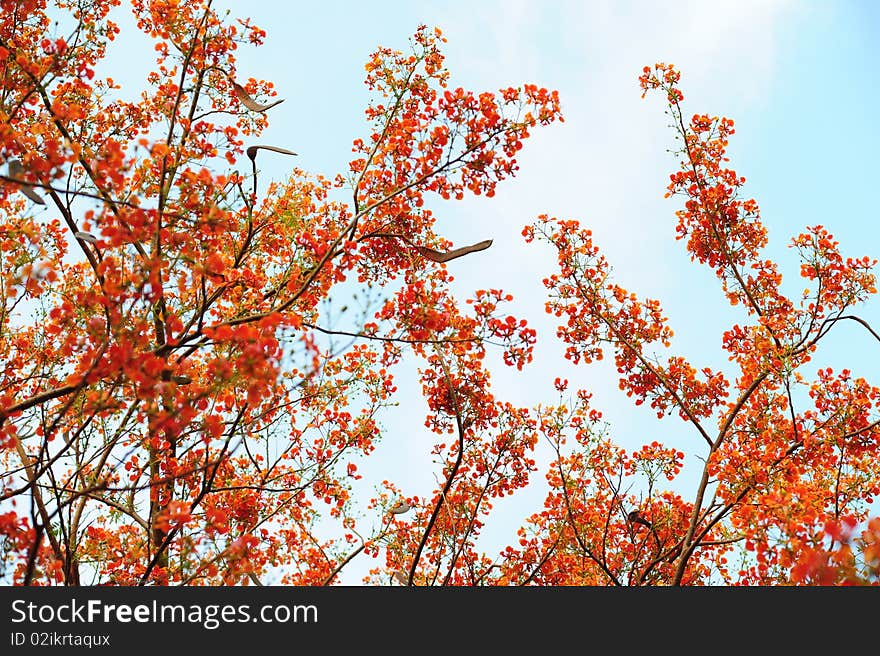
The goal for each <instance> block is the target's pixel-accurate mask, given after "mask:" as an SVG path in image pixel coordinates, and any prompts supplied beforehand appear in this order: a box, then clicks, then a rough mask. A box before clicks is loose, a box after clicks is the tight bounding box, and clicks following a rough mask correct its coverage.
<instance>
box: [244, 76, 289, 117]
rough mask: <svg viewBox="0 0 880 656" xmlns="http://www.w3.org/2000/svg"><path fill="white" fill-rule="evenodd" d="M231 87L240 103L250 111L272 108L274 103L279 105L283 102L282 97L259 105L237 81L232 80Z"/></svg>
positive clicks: (263, 110) (262, 110)
mask: <svg viewBox="0 0 880 656" xmlns="http://www.w3.org/2000/svg"><path fill="white" fill-rule="evenodd" d="M232 88H233V89H234V90H235V96H236V98H238V99H239V100H240V101H241V104H242V105H244V106H245V107H247V108H248V109H249V110H251V111H252V112H265V111H266V110H267V109H272V108H273V107H274V106H275V105H280V104H281V103H283V102H284V98H281V99H280V100H276V101H275V102H271V103H267V104H265V105H261V104H260V103H258V102H257V101H256V100H254V99H253V98H251V97H250V96H249V95H248V92H247V91H245V90H244V87H243V86H241V85H240V84H238V82H233V83H232Z"/></svg>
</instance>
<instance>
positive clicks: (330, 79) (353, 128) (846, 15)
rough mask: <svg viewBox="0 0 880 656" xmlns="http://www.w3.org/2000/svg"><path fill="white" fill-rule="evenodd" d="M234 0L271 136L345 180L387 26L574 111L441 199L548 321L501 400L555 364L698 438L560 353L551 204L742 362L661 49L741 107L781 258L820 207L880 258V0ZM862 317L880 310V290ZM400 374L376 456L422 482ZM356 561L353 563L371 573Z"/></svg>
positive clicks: (432, 472)
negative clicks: (437, 35) (680, 165)
mask: <svg viewBox="0 0 880 656" xmlns="http://www.w3.org/2000/svg"><path fill="white" fill-rule="evenodd" d="M220 6H228V7H230V8H231V9H232V11H233V13H234V14H240V13H242V12H244V11H246V12H249V15H250V16H251V17H252V19H253V22H254V23H255V24H257V25H259V26H260V27H262V28H264V29H266V30H267V32H268V36H267V39H266V44H265V46H264V47H262V48H242V49H241V50H240V52H239V53H238V57H239V64H238V67H239V72H240V75H241V76H253V77H262V78H265V79H269V80H272V81H273V82H274V83H275V85H276V87H277V90H278V92H279V97H283V98H286V99H287V100H286V102H285V103H284V104H282V105H280V106H279V107H277V108H275V109H273V110H272V111H271V112H270V113H269V118H270V127H269V128H268V130H267V131H266V132H265V133H264V136H263V137H262V138H261V139H260V142H261V143H268V144H273V145H278V146H283V147H286V148H292V149H293V150H296V151H297V152H298V153H299V158H298V161H297V163H296V165H297V166H299V167H301V168H304V169H306V170H310V171H313V172H319V173H323V174H325V175H328V176H333V175H334V174H335V173H337V172H339V171H343V172H344V171H345V170H346V166H347V163H348V161H349V160H350V159H351V157H352V155H351V142H352V140H353V139H354V138H357V137H367V136H368V134H369V132H368V129H367V125H366V123H365V121H364V119H363V109H364V106H365V104H366V101H367V98H368V96H367V92H366V89H365V87H364V85H363V74H364V70H363V64H364V62H365V61H366V59H367V57H368V55H369V54H370V53H371V52H372V51H373V50H374V49H375V47H376V46H377V45H380V44H381V45H384V46H390V47H395V48H400V49H406V48H407V47H408V42H407V39H408V37H409V36H410V35H411V34H412V33H413V32H414V31H415V29H416V27H417V26H418V25H419V24H421V23H425V24H428V25H429V26H438V27H440V28H441V29H442V30H443V31H444V34H445V36H446V37H447V38H448V43H447V44H446V45H445V54H446V56H447V64H448V67H449V69H450V71H451V81H450V84H451V85H452V86H464V87H466V88H470V89H472V90H474V91H482V90H486V89H488V90H496V89H498V88H500V87H506V86H510V85H518V84H520V83H523V82H534V83H536V84H538V85H540V86H546V87H549V88H553V89H558V90H559V93H560V98H561V102H562V108H563V113H564V115H565V119H566V122H565V123H564V124H556V125H553V126H550V127H549V128H543V129H539V130H536V131H535V133H534V136H533V138H531V139H529V140H528V142H527V143H526V146H525V148H524V150H523V151H522V156H521V157H520V168H521V170H520V172H519V174H518V175H517V177H516V178H514V179H512V180H508V181H506V182H505V183H503V184H502V185H501V186H499V188H498V192H497V195H496V197H495V198H494V199H489V200H487V199H483V198H468V199H466V200H465V201H463V202H457V203H456V202H447V203H443V202H440V201H438V202H436V203H435V204H434V205H433V209H434V211H435V213H436V214H437V216H438V217H439V218H440V220H439V223H438V228H439V230H441V231H442V232H443V233H445V235H446V236H448V237H449V238H450V239H452V240H453V241H454V242H455V243H456V245H458V244H466V243H473V242H476V241H479V240H482V239H486V238H492V239H494V245H493V247H492V249H490V250H489V251H487V252H485V253H480V254H478V255H472V256H469V257H467V258H462V259H461V260H457V261H455V262H452V263H450V265H449V267H450V269H451V270H452V271H453V273H454V274H455V276H456V284H457V286H458V289H459V291H460V292H461V298H465V297H466V296H467V295H470V293H471V292H472V291H473V290H474V289H477V288H488V287H502V288H504V289H505V290H507V291H509V292H511V293H512V294H514V295H515V296H516V299H517V300H516V302H515V304H514V306H513V308H514V313H515V314H519V315H521V316H525V317H527V318H529V320H530V321H531V322H532V323H533V325H534V326H535V327H536V328H537V329H538V331H539V335H538V337H539V348H538V350H537V358H536V362H535V363H534V364H533V365H532V366H531V367H529V368H527V369H526V370H525V371H524V372H522V373H517V372H515V371H511V370H509V369H506V368H504V367H503V366H501V365H500V359H499V360H498V361H497V362H496V364H497V365H498V366H495V367H494V369H495V372H496V373H495V390H496V393H497V394H498V396H499V397H501V398H504V399H507V400H510V401H512V402H515V403H519V404H523V405H534V404H535V403H539V402H543V403H547V402H552V401H553V400H554V395H553V392H552V381H553V379H554V378H555V377H556V376H558V375H563V376H565V377H568V378H569V379H570V380H571V382H572V383H573V384H574V385H577V386H580V387H586V388H589V389H591V390H593V392H594V400H595V405H596V406H597V407H598V408H600V409H601V410H603V411H604V413H605V416H606V418H607V419H608V420H609V422H610V423H611V425H612V428H613V432H614V435H615V437H616V439H617V440H618V441H619V443H620V444H622V445H624V446H626V447H627V448H633V449H634V448H637V447H638V446H639V445H640V444H642V443H645V442H650V441H651V440H654V439H658V440H660V441H663V442H665V443H667V444H669V445H676V446H678V447H679V448H681V449H682V450H685V451H687V452H693V453H698V452H700V449H699V446H700V445H701V444H702V440H699V439H698V438H697V437H696V436H695V434H693V433H692V432H691V431H688V430H687V429H686V428H685V427H684V426H683V424H682V423H681V422H679V421H678V420H677V419H675V418H673V419H667V420H664V421H662V422H658V421H657V420H656V418H655V417H654V415H653V413H652V412H651V411H650V410H647V409H643V408H635V407H634V406H633V405H632V404H631V403H630V401H629V400H628V399H626V397H625V396H624V395H623V394H622V393H621V392H619V390H618V389H617V383H616V375H615V372H614V370H613V367H612V366H610V365H609V364H602V365H599V366H593V367H584V366H580V367H578V368H573V367H571V366H569V365H568V364H567V363H565V361H564V360H563V359H562V352H563V350H564V349H563V347H562V346H561V345H560V344H559V343H557V342H556V341H555V339H554V330H555V325H554V323H553V322H552V321H551V320H550V319H549V318H548V317H546V315H545V314H544V312H543V305H544V300H545V295H544V289H543V286H542V285H541V283H540V281H541V278H543V277H544V276H546V275H548V274H549V273H551V272H552V268H553V260H552V256H551V254H550V252H549V250H548V249H547V248H545V247H541V246H536V245H532V246H529V247H527V246H525V244H524V243H523V241H522V237H521V236H520V232H521V229H522V227H523V226H524V225H525V224H527V223H529V222H531V221H532V220H533V219H534V218H535V216H537V215H538V214H541V213H545V212H546V213H549V214H551V215H556V216H559V217H565V218H577V219H579V220H581V221H582V222H583V223H584V224H585V225H587V226H588V227H590V228H591V229H592V230H593V231H594V235H595V239H596V242H597V243H598V245H599V246H600V247H601V248H602V249H603V251H604V252H605V254H606V256H607V257H608V259H609V261H610V262H611V263H612V264H613V266H614V271H615V277H616V280H617V282H619V283H620V284H622V285H623V286H624V287H627V288H629V289H632V290H633V291H636V292H638V293H639V294H642V295H647V296H650V297H653V298H659V299H661V300H662V302H663V306H664V308H665V310H666V312H667V314H668V315H669V316H670V319H671V324H672V327H673V329H674V330H675V332H676V338H675V342H674V350H675V351H677V352H679V353H681V354H683V355H685V356H687V357H690V358H692V363H693V364H694V365H695V366H697V367H702V366H711V367H713V368H725V369H726V370H727V371H729V369H727V361H726V358H725V356H724V353H723V352H722V351H721V349H720V344H721V334H722V332H723V331H724V330H726V329H727V328H728V327H729V326H730V325H731V324H733V323H735V322H737V321H742V320H743V317H742V315H741V314H740V313H739V312H738V311H737V310H735V309H731V308H730V307H729V306H727V305H726V304H725V303H724V300H723V298H722V297H721V294H720V293H719V284H718V282H717V281H716V279H715V277H714V275H713V274H712V273H711V272H710V271H708V270H706V269H703V268H701V267H699V266H698V265H697V264H694V263H691V262H690V261H689V259H688V257H687V255H686V253H685V251H684V247H683V244H682V243H680V242H676V241H675V240H674V225H675V219H674V215H673V213H674V211H675V209H677V208H678V201H677V200H676V199H668V200H667V199H664V198H663V193H664V190H665V186H666V184H667V181H668V176H669V174H670V173H671V172H673V171H674V170H675V168H676V160H675V159H674V158H673V157H672V155H670V154H669V153H668V152H667V149H668V148H671V147H672V146H673V143H674V142H673V136H674V135H673V132H672V131H671V129H669V128H668V127H667V124H668V120H667V116H666V115H665V114H664V113H663V103H662V101H661V99H660V97H659V96H655V97H650V96H649V97H648V99H646V100H642V99H641V98H640V91H639V88H638V83H637V77H638V74H639V72H640V70H641V68H642V67H643V66H644V65H649V64H652V63H654V62H656V61H665V62H671V63H674V64H675V65H676V66H677V67H678V68H679V69H680V70H681V71H682V89H683V91H684V94H685V110H686V113H687V114H691V113H697V112H699V113H708V114H717V115H725V116H728V117H730V118H733V119H734V120H735V121H736V128H737V133H736V134H735V135H734V136H733V138H732V140H731V148H730V154H731V165H732V166H733V168H735V169H736V170H737V171H738V172H740V173H741V174H742V175H744V176H745V177H746V178H747V180H748V182H747V186H746V193H747V194H749V195H751V196H753V197H755V198H756V199H757V200H758V202H759V204H760V205H761V207H762V214H763V217H764V219H765V221H766V223H767V225H768V227H769V231H770V239H771V244H770V246H769V248H768V255H769V256H771V257H774V258H780V261H781V271H782V272H783V274H784V275H785V276H786V278H787V279H788V280H792V279H796V277H797V270H798V267H797V262H796V259H795V257H794V253H792V252H791V251H790V250H789V249H787V248H786V245H787V243H788V242H789V240H790V238H791V237H792V236H794V235H795V234H797V233H798V232H800V231H801V230H802V229H803V228H804V227H805V226H808V225H815V224H819V223H821V224H823V225H825V226H826V227H827V228H829V229H830V230H831V232H832V233H833V234H834V235H835V236H836V237H837V238H838V239H839V240H840V241H841V244H842V251H843V252H844V254H845V255H852V256H861V255H871V256H875V257H876V256H880V232H878V231H877V230H876V229H875V224H876V221H877V210H876V207H877V200H876V198H875V196H876V193H875V190H876V189H877V188H878V186H880V185H878V183H877V175H878V168H880V167H878V165H877V153H878V152H880V138H878V135H877V126H876V124H875V117H876V115H877V107H878V101H880V85H877V84H876V80H877V71H878V65H880V54H878V53H880V50H878V47H877V46H876V43H875V42H876V37H877V34H878V33H880V9H878V6H880V5H878V3H874V2H869V1H865V2H808V1H799V2H798V1H794V0H778V1H772V0H767V1H759V0H751V1H742V0H740V1H735V0H730V1H724V2H717V1H716V2H704V1H696V0H693V1H691V0H679V1H675V2H650V1H642V2H634V1H633V2H611V1H608V2H554V3H543V2H540V3H539V2H524V1H522V0H512V1H510V0H509V1H479V2H475V1H473V0H471V1H468V2H465V1H460V0H456V1H445V2H442V1H441V2H430V3H428V2H381V3H361V2H338V1H337V2H321V3H298V2H295V3H290V2H282V1H280V0H263V1H261V2H250V3H240V2H225V3H220ZM142 52H143V51H141V50H140V49H139V48H138V47H137V46H136V45H135V42H134V41H127V40H126V38H125V34H123V38H122V39H121V40H120V42H119V44H118V46H117V53H118V54H117V57H119V58H118V59H115V60H114V61H115V64H114V65H118V64H124V65H125V70H126V72H125V76H126V77H130V78H131V79H132V81H134V80H135V79H142V77H141V76H140V71H142V70H146V68H148V67H149V63H150V60H147V61H143V60H142V58H141V56H140V54H141V53H142ZM114 77H116V76H115V75H114ZM269 159H271V158H266V160H267V161H264V162H262V163H261V166H262V167H263V169H264V171H265V172H267V173H269V174H270V175H271V176H272V177H274V178H275V179H277V180H281V179H283V177H284V175H285V171H286V169H285V168H284V167H286V166H289V160H284V158H277V159H281V160H284V161H280V162H275V161H273V162H269V161H268V160H269ZM263 184H265V178H263ZM264 188H265V187H264ZM795 285H796V286H795V287H794V289H800V287H801V285H800V283H795ZM860 315H861V316H863V317H865V318H866V319H868V320H869V321H872V323H874V325H876V326H880V299H878V302H876V303H873V304H869V305H868V306H867V307H866V308H864V309H863V310H861V311H860ZM839 333H840V334H839V335H838V336H837V337H836V338H835V337H833V336H832V338H831V339H829V340H827V341H828V344H827V346H828V347H830V348H829V349H828V351H827V356H824V357H823V356H820V357H819V358H817V360H816V364H815V365H811V366H810V367H808V369H807V372H808V373H809V372H812V371H813V370H814V369H815V367H817V366H818V365H819V364H820V363H821V364H825V363H826V362H827V363H828V364H831V365H832V366H835V367H837V368H842V367H849V368H852V369H853V370H854V371H855V372H856V373H857V374H861V375H865V376H867V377H868V378H869V379H871V378H872V374H873V373H874V372H876V371H877V365H878V364H880V358H878V357H877V354H878V353H880V348H878V347H880V345H878V344H876V343H875V342H872V341H870V340H869V339H868V338H867V337H866V336H865V335H864V334H863V333H861V332H859V331H856V330H855V328H854V327H851V326H841V330H840V331H839ZM400 381H401V385H400V387H401V390H402V394H401V406H400V407H399V408H397V409H396V411H395V412H392V413H389V414H387V415H386V418H385V420H384V425H385V427H386V429H387V434H386V436H385V438H384V441H383V443H382V445H381V446H380V448H379V450H378V452H377V453H376V454H375V456H374V457H372V458H371V459H370V462H371V465H370V466H371V467H374V466H375V467H378V468H381V471H379V470H378V469H373V470H372V471H370V473H369V476H370V478H372V479H373V480H382V479H383V478H389V479H391V480H395V481H396V482H398V483H400V484H401V485H402V486H403V488H404V490H405V491H406V492H407V493H408V494H419V495H421V496H425V495H428V494H429V493H430V490H431V488H432V486H433V485H434V481H435V477H436V476H437V475H439V474H438V472H439V468H438V467H436V466H434V465H432V463H431V461H430V456H429V451H430V447H431V444H432V439H431V436H430V434H429V433H428V432H427V431H426V430H425V429H424V428H423V421H424V414H425V407H424V403H423V402H422V401H421V399H420V395H419V394H418V390H417V389H416V388H415V386H414V385H413V378H412V375H411V372H410V373H409V374H408V373H407V372H402V374H401V378H400ZM873 382H877V377H876V376H875V377H874V381H873ZM691 447H693V449H691ZM694 464H697V463H694ZM688 472H689V470H686V476H685V479H684V480H685V481H687V480H689V479H688V478H687V475H688ZM688 496H690V493H688ZM541 497H542V494H541V493H540V489H536V491H535V492H533V493H530V494H526V495H521V496H519V497H514V499H513V500H512V501H507V502H506V503H505V504H503V505H502V506H501V507H500V509H499V510H500V518H501V526H502V527H503V530H501V531H499V532H498V533H496V534H493V535H487V541H486V543H485V545H486V547H487V549H489V550H490V551H494V548H495V547H496V546H500V545H501V544H503V543H507V542H508V541H511V540H513V531H514V530H515V527H516V526H517V525H519V523H520V522H521V521H522V519H523V518H524V517H526V516H527V515H528V514H530V513H531V512H533V511H535V510H538V509H539V508H540V504H541ZM360 567H361V566H360V565H357V566H355V567H353V568H352V573H351V574H350V575H348V576H347V577H346V579H345V580H346V581H347V582H355V581H356V579H357V577H358V576H359V575H360V574H361V573H362V572H361V571H360Z"/></svg>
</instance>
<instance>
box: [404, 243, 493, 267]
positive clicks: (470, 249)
mask: <svg viewBox="0 0 880 656" xmlns="http://www.w3.org/2000/svg"><path fill="white" fill-rule="evenodd" d="M491 245H492V240H491V239H487V240H486V241H481V242H479V243H477V244H473V245H471V246H462V247H461V248H456V249H454V250H451V251H446V252H445V253H443V252H441V251H436V250H434V249H433V248H428V247H427V246H416V250H417V251H418V252H419V253H420V254H421V256H422V257H424V258H427V259H429V260H431V261H432V262H449V260H454V259H455V258H457V257H462V256H463V255H467V254H468V253H475V252H477V251H483V250H486V249H487V248H489V246H491Z"/></svg>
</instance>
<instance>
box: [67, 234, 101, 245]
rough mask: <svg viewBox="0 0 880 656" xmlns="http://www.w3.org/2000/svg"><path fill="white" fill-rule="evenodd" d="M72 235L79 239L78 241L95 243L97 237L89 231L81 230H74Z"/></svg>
mask: <svg viewBox="0 0 880 656" xmlns="http://www.w3.org/2000/svg"><path fill="white" fill-rule="evenodd" d="M73 236H74V237H76V238H77V239H79V240H80V241H87V242H89V243H90V244H97V243H98V238H97V237H95V235H93V234H92V233H91V232H82V231H79V232H74V233H73Z"/></svg>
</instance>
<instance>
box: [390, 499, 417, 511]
mask: <svg viewBox="0 0 880 656" xmlns="http://www.w3.org/2000/svg"><path fill="white" fill-rule="evenodd" d="M410 510H412V506H411V505H409V504H408V503H407V502H406V499H403V500H401V501H400V502H398V504H397V505H396V506H394V507H393V508H392V509H391V514H392V515H402V514H403V513H406V512H409V511H410Z"/></svg>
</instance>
